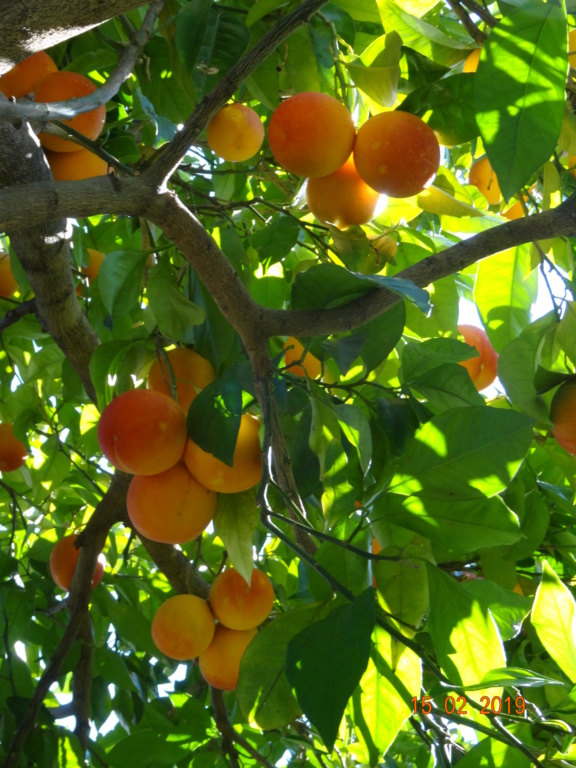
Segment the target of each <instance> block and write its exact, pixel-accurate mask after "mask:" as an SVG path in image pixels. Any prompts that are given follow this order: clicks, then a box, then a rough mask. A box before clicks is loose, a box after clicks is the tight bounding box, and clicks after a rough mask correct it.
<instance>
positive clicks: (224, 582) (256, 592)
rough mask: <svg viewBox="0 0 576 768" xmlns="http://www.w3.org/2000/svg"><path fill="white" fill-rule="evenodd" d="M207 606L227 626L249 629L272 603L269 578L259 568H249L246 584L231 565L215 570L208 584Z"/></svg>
mask: <svg viewBox="0 0 576 768" xmlns="http://www.w3.org/2000/svg"><path fill="white" fill-rule="evenodd" d="M209 600H210V608H212V613H213V614H214V616H216V618H217V619H218V621H219V622H220V623H221V624H223V625H224V626H225V627H228V628H229V629H253V628H254V627H257V626H258V624H262V622H263V621H264V619H266V618H268V616H269V615H270V612H271V611H272V606H273V605H274V588H273V587H272V582H271V581H270V579H269V578H268V576H266V574H265V573H262V571H258V570H256V568H255V569H254V570H253V571H252V579H251V581H250V586H248V584H247V583H246V581H245V579H244V577H243V576H241V575H240V574H239V573H238V571H236V570H234V568H227V569H226V570H225V571H222V573H220V574H218V576H216V578H215V579H214V581H213V582H212V586H211V587H210V598H209Z"/></svg>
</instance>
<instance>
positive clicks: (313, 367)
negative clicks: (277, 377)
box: [284, 336, 322, 379]
mask: <svg viewBox="0 0 576 768" xmlns="http://www.w3.org/2000/svg"><path fill="white" fill-rule="evenodd" d="M284 349H285V350H286V352H285V353H284V363H285V364H286V368H287V370H288V373H295V374H296V376H309V377H310V378H311V379H318V378H319V377H320V376H321V375H322V363H321V362H320V360H318V358H317V357H314V355H312V354H310V352H306V354H304V345H303V344H301V343H300V342H299V341H298V339H295V338H294V336H288V338H287V340H286V344H284Z"/></svg>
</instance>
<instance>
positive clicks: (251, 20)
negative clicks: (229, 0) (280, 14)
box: [246, 0, 288, 27]
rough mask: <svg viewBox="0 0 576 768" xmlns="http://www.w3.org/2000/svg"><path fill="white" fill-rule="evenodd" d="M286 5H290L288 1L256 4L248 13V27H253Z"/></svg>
mask: <svg viewBox="0 0 576 768" xmlns="http://www.w3.org/2000/svg"><path fill="white" fill-rule="evenodd" d="M285 5H288V0H260V2H259V3H255V4H254V5H253V6H252V8H250V10H249V11H248V14H247V16H246V26H247V27H251V26H252V25H253V24H255V23H256V22H257V21H260V19H261V18H263V17H264V16H267V15H268V14H269V13H272V11H275V10H276V9H277V8H283V7H284V6H285Z"/></svg>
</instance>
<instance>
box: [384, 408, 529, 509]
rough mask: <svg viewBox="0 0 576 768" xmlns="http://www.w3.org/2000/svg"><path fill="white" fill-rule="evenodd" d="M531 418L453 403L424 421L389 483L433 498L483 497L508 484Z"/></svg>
mask: <svg viewBox="0 0 576 768" xmlns="http://www.w3.org/2000/svg"><path fill="white" fill-rule="evenodd" d="M532 428H533V421H532V419H529V418H527V417H526V416H523V415H522V414H519V413H516V412H514V411H504V410H500V409H496V408H487V407H484V408H482V407H479V408H467V409H461V408H455V409H453V410H451V411H447V412H446V413H443V414H441V415H440V416H437V417H435V418H433V419H431V420H430V421H429V422H427V423H426V424H424V425H423V426H422V427H421V429H420V430H418V432H417V433H416V436H415V439H414V442H413V443H412V447H411V449H410V450H409V451H408V453H407V455H406V457H405V458H403V459H402V460H401V461H400V463H399V465H398V468H397V472H396V475H395V477H394V479H393V480H392V482H391V484H390V490H391V491H393V492H394V493H400V494H406V495H410V494H412V493H423V494H425V495H426V496H430V497H435V498H437V499H446V500H448V499H453V500H457V499H458V498H460V499H473V498H476V497H477V496H478V494H479V493H480V494H483V495H486V496H488V497H490V496H494V495H495V494H497V493H500V492H501V491H503V490H504V488H505V487H506V486H507V485H508V483H509V482H510V480H511V479H512V477H513V476H514V474H515V473H516V471H517V469H518V467H519V466H520V463H521V462H522V460H523V459H524V456H525V455H526V452H527V451H528V448H529V447H530V443H531V442H532Z"/></svg>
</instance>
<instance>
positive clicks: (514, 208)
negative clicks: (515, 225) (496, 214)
mask: <svg viewBox="0 0 576 768" xmlns="http://www.w3.org/2000/svg"><path fill="white" fill-rule="evenodd" d="M527 199H528V198H527V197H525V198H524V200H527ZM502 216H504V217H505V218H507V219H508V220H509V221H513V220H514V219H521V218H522V216H524V208H523V207H522V202H521V201H520V200H516V202H515V203H513V204H512V205H511V206H510V208H508V210H506V211H504V212H503V213H502Z"/></svg>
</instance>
